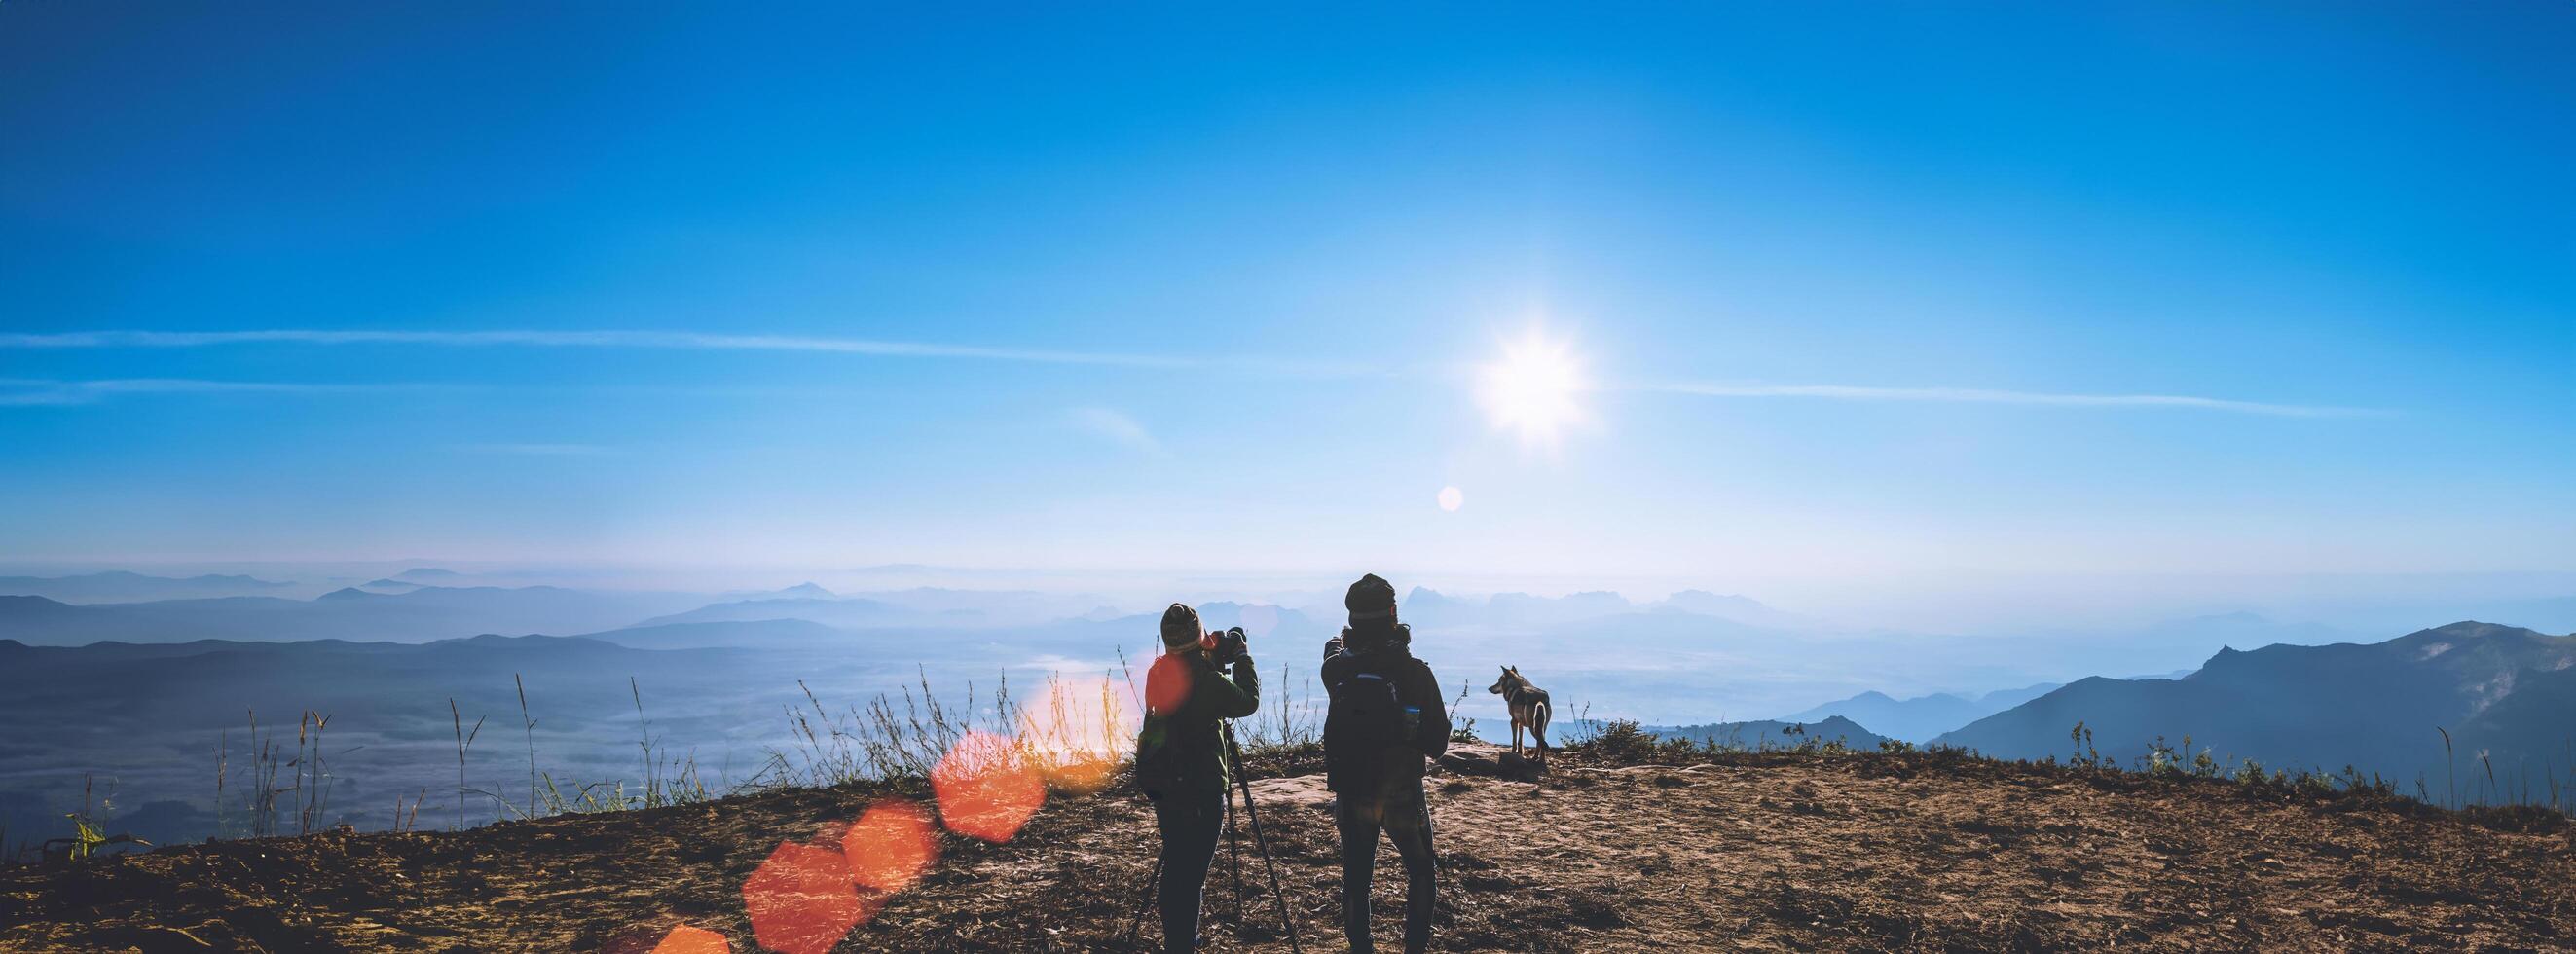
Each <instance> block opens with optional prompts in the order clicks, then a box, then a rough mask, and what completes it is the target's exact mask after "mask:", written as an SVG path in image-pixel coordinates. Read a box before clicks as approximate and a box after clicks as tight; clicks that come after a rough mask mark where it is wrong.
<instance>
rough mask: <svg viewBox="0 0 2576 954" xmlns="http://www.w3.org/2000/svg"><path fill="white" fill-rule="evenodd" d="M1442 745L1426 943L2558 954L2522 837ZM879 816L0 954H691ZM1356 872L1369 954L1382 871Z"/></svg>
mask: <svg viewBox="0 0 2576 954" xmlns="http://www.w3.org/2000/svg"><path fill="white" fill-rule="evenodd" d="M1460 754H1461V755H1462V756H1464V757H1463V758H1460V759H1458V760H1455V762H1454V763H1453V764H1452V765H1451V766H1449V767H1448V768H1446V769H1444V770H1443V771H1441V772H1439V773H1438V774H1436V775H1435V776H1434V777H1433V780H1432V783H1431V786H1432V795H1431V798H1432V806H1433V809H1432V812H1433V818H1434V821H1435V826H1436V828H1437V832H1438V843H1439V854H1440V861H1441V865H1442V878H1443V879H1444V881H1443V892H1444V893H1443V895H1442V898H1441V910H1440V913H1439V917H1438V924H1439V939H1438V942H1437V943H1438V946H1439V947H1440V948H1443V949H1450V950H1515V951H1556V950H1562V951H1577V950H1580V951H1611V950H1646V949H1654V948H1676V947H1678V948H1681V949H1708V948H1711V947H1726V948H1732V949H1744V950H1800V951H1804V950H1819V949H1855V950H1912V949H1920V950H1977V951H1982V950H1999V951H2000V950H2048V949H2067V948H2085V949H2095V948H2114V947H2116V948H2136V949H2147V950H2171V951H2209V950H2257V949H2259V950H2266V951H2273V950H2321V949H2333V950H2389V951H2396V950H2463V951H2490V950H2565V949H2569V948H2571V947H2576V836H2571V833H2570V827H2569V826H2568V824H2567V823H2566V822H2565V820H2564V819H2561V818H2558V817H2557V816H2554V815H2547V814H2545V813H2539V812H2498V813H2485V814H2481V815H2477V816H2469V815H2463V814H2458V813H2450V812H2442V811H2438V810H2434V809H2430V808H2426V807H2424V806H2421V805H2417V804H2414V803H2411V802H2405V801H2398V800H2391V799H2386V798H2356V797H2335V796H2330V795H2319V794H2316V793H2313V792H2311V793H2304V794H2303V793H2301V792H2298V791H2296V790H2289V789H2281V788H2267V787H2248V786H2242V785H2237V784H2234V783H2231V782H2225V781H2194V782H2178V781H2170V780H2155V779H2147V778H2142V777H2139V776H2135V775H2121V774H2116V773H2114V774H2104V773H2095V772H2087V771H2081V770H2075V769H2068V768H2060V767H2042V766H2032V765H2020V764H2007V763H1996V762H1989V761H1981V760H1976V759H1970V758H1965V757H1961V756H1957V755H1882V754H1874V753H1873V754H1866V755H1852V754H1781V753H1769V754H1735V755H1698V756H1692V757H1686V758H1685V757H1658V756H1653V755H1649V756H1647V757H1645V758H1644V759H1639V758H1637V757H1635V756H1634V755H1633V754H1632V755H1631V757H1628V758H1623V759H1615V760H1614V759H1610V758H1607V757H1601V756H1595V757H1592V758H1591V760H1590V761H1589V763H1587V756H1586V754H1585V753H1582V752H1579V751H1575V752H1560V753H1559V760H1558V765H1557V766H1556V767H1555V769H1554V771H1552V772H1551V773H1550V774H1548V775H1546V776H1545V777H1543V778H1540V779H1537V780H1535V781H1531V780H1517V779H1515V778H1512V777H1510V776H1511V775H1512V774H1513V773H1510V772H1503V773H1499V774H1497V773H1495V772H1494V769H1495V768H1497V767H1498V766H1499V765H1501V764H1505V763H1507V762H1508V760H1498V759H1497V758H1496V757H1495V755H1494V753H1492V752H1491V751H1490V750H1489V749H1480V748H1469V749H1467V750H1465V751H1463V752H1462V753H1460ZM1640 761H1643V762H1645V763H1646V764H1634V763H1637V762H1640ZM1618 763H1630V764H1618ZM1314 768H1315V766H1314V761H1313V759H1312V758H1311V757H1304V756H1277V755H1274V756H1270V757H1265V758H1262V759H1260V760H1258V761H1257V762H1256V765H1255V768H1254V772H1253V774H1254V775H1256V776H1268V777H1262V778H1260V779H1259V780H1257V781H1255V782H1254V783H1253V785H1254V790H1255V792H1256V793H1258V795H1259V798H1260V806H1261V817H1262V821H1263V822H1264V825H1265V828H1266V829H1267V831H1268V833H1269V836H1270V840H1271V843H1272V851H1273V854H1274V856H1275V857H1276V859H1277V861H1278V864H1279V867H1280V871H1279V874H1280V877H1281V879H1282V880H1283V881H1284V883H1285V886H1286V892H1285V893H1286V895H1287V901H1288V907H1289V909H1290V914H1291V918H1292V920H1293V921H1294V923H1295V924H1296V926H1297V928H1298V931H1299V933H1300V935H1301V940H1302V944H1303V946H1304V947H1305V948H1307V949H1311V950H1325V951H1331V950H1342V949H1343V947H1344V945H1343V942H1342V940H1341V937H1340V932H1339V930H1338V923H1339V918H1338V915H1337V911H1338V910H1339V904H1338V900H1337V898H1336V895H1335V890H1336V889H1335V886H1336V880H1337V878H1338V874H1339V870H1338V867H1337V863H1336V860H1335V852H1334V832H1333V826H1332V822H1331V816H1330V815H1329V813H1328V812H1327V810H1326V806H1327V804H1328V801H1327V795H1326V793H1324V792H1323V790H1322V786H1321V784H1320V779H1319V778H1317V777H1315V776H1313V775H1311V774H1305V773H1307V772H1311V771H1312V770H1313V769H1314ZM883 794H885V793H884V792H883V791H881V790H862V789H859V788H856V787H850V788H840V789H805V790H787V791H778V792H772V793H766V794H760V795H753V796H746V797H737V798H731V799H726V800H723V801H719V802H714V803H709V804H704V805H693V806H684V807H678V808H668V809H657V810H650V811H634V812H622V813H615V814H606V815H589V816H574V817H560V818H551V819H545V820H540V821H533V822H513V823H504V824H497V825H492V826H489V827H486V828H480V829H475V830H472V831H467V832H462V833H437V834H366V835H358V834H346V833H339V834H326V835H319V836H312V837H305V838H290V839H268V840H259V841H236V842H225V843H218V844H210V845H202V846H184V847H177V848H169V849H164V850H160V851H154V852H150V853H148V854H141V855H133V856H124V857H115V858H107V859H99V860H93V861H89V862H85V863H78V864H72V865H67V866H53V867H37V866H21V867H15V868H8V869H0V949H5V950H27V951H35V950H65V949H70V950H125V949H140V950H146V951H164V950H209V949H213V950H237V949H267V950H273V951H286V950H297V951H304V950H337V949H350V950H375V949H389V950H437V951H444V950H457V951H462V950H500V949H508V950H547V951H564V950H600V949H610V950H635V951H642V950H646V949H650V948H651V947H652V946H653V945H654V944H655V943H657V942H659V941H662V940H664V939H665V938H670V939H672V941H673V946H672V947H666V948H665V949H666V950H668V949H677V944H678V942H679V941H681V940H686V939H689V938H697V939H700V940H702V941H707V942H713V943H709V944H708V945H707V946H705V947H701V948H692V949H699V950H724V949H730V950H733V951H751V950H755V949H756V947H755V944H754V931H753V924H752V922H751V919H750V918H749V917H747V916H746V914H745V895H744V888H745V883H746V880H747V879H752V877H753V873H754V872H755V870H756V869H758V868H760V867H761V865H762V863H763V861H764V859H767V858H770V857H771V856H772V853H773V851H774V850H776V849H777V848H778V846H779V845H780V844H781V843H782V842H808V843H813V844H817V845H824V846H834V847H837V846H838V845H839V844H840V837H841V835H842V833H843V831H844V829H846V828H847V827H848V826H849V824H850V822H851V820H852V819H853V818H855V817H857V816H858V815H859V814H860V812H861V811H862V810H863V809H865V808H866V807H867V806H868V805H870V804H871V803H873V802H875V801H876V800H877V798H878V797H880V796H881V795H883ZM908 794H910V795H912V796H914V797H917V798H921V799H924V800H925V801H927V800H928V799H929V798H930V793H929V792H928V791H927V790H926V788H925V789H923V790H918V791H913V792H910V793H908ZM1154 845H1155V839H1154V835H1153V824H1152V818H1151V815H1150V813H1149V812H1148V811H1147V809H1146V808H1145V807H1144V806H1143V805H1142V803H1140V802H1138V801H1136V800H1134V799H1133V798H1132V797H1131V796H1129V795H1126V794H1124V793H1123V792H1122V790H1121V789H1120V788H1118V787H1114V786H1113V787H1112V788H1110V789H1109V790H1107V791H1103V792H1101V793H1099V794H1094V795H1087V796H1078V797H1076V796H1061V795H1059V796H1055V797H1052V798H1050V799H1049V800H1048V801H1047V802H1046V804H1045V805H1044V807H1043V808H1042V809H1041V810H1039V811H1038V812H1037V813H1036V815H1035V816H1034V817H1032V818H1030V819H1029V820H1028V822H1027V824H1026V825H1025V827H1023V828H1020V829H1019V830H1018V831H1017V833H1016V834H1015V835H1014V836H1013V837H1011V838H1010V839H1009V840H1007V841H1003V842H999V843H991V842H985V841H981V840H976V839H968V838H960V837H958V836H955V835H949V834H942V835H939V836H938V847H939V849H940V852H939V859H938V861H937V862H936V863H935V864H934V865H932V866H931V867H930V869H929V870H928V872H927V873H926V874H925V875H923V876H922V877H921V878H920V880H918V881H917V882H914V883H912V884H911V885H910V886H909V887H907V888H904V889H903V890H901V891H898V892H894V893H892V894H890V895H887V894H878V893H875V892H864V893H863V895H862V900H861V903H858V904H856V905H853V906H850V908H849V911H850V916H852V917H860V918H863V921H862V923H858V924H857V925H855V926H854V927H853V928H851V929H850V930H849V931H848V932H847V934H846V936H843V937H842V938H841V940H840V943H839V945H838V947H837V948H834V949H835V950H842V951H863V950H902V951H922V950H1012V951H1026V950H1143V949H1148V948H1149V947H1150V946H1151V945H1152V944H1153V943H1154V941H1155V939H1156V934H1157V933H1158V932H1157V930H1156V928H1155V926H1154V925H1152V924H1150V923H1149V924H1146V925H1144V926H1143V927H1142V928H1141V929H1140V930H1139V932H1138V934H1137V935H1136V936H1135V937H1134V938H1133V939H1131V938H1130V936H1129V935H1128V934H1127V933H1126V932H1127V929H1128V925H1129V924H1130V923H1131V920H1130V919H1131V915H1132V914H1133V913H1134V912H1135V911H1136V910H1137V907H1138V904H1139V902H1140V901H1141V900H1142V895H1141V892H1142V891H1144V890H1145V883H1146V878H1147V874H1148V872H1149V870H1150V868H1151V866H1152V865H1153V861H1154ZM1244 852H1245V854H1244V860H1245V867H1244V871H1243V883H1244V888H1245V894H1246V896H1245V898H1244V900H1243V901H1242V904H1241V907H1240V908H1238V906H1237V902H1236V900H1235V896H1234V892H1233V889H1232V887H1231V880H1230V878H1229V875H1228V867H1227V862H1226V856H1225V855H1224V853H1223V852H1222V851H1221V852H1220V854H1219V856H1218V868H1217V871H1216V873H1215V875H1214V876H1213V877H1212V878H1211V881H1210V890H1209V895H1208V897H1209V921H1210V926H1209V928H1208V930H1207V932H1206V938H1207V940H1208V941H1209V942H1210V943H1211V944H1212V945H1213V946H1214V949H1217V950H1260V951H1284V950H1288V949H1289V943H1288V940H1287V938H1286V936H1285V935H1284V934H1283V933H1282V932H1281V931H1280V930H1279V929H1278V925H1279V917H1278V915H1277V913H1276V909H1275V908H1274V907H1273V906H1272V904H1273V902H1272V900H1271V895H1270V893H1269V891H1268V888H1267V884H1268V882H1267V879H1266V877H1265V876H1264V875H1263V873H1262V869H1261V866H1260V863H1259V860H1258V859H1257V858H1256V857H1254V856H1253V854H1252V852H1251V845H1250V843H1249V841H1248V840H1247V841H1246V842H1245V844H1244ZM1382 852H1383V856H1382V859H1381V864H1382V865H1383V866H1384V868H1383V870H1384V871H1386V872H1387V873H1388V874H1387V876H1384V877H1381V878H1380V879H1379V881H1378V891H1379V897H1378V904H1377V911H1378V915H1379V936H1380V938H1381V943H1388V944H1391V943H1392V942H1393V940H1394V939H1395V937H1396V934H1397V925H1398V921H1399V919H1400V917H1401V912H1402V908H1403V903H1402V898H1401V886H1402V880H1403V879H1402V878H1401V877H1400V876H1398V875H1396V872H1398V871H1399V870H1400V868H1399V867H1398V866H1397V864H1396V861H1395V858H1394V855H1393V852H1392V851H1391V850H1387V849H1382ZM823 856H826V857H837V855H831V854H830V853H828V852H826V853H823ZM844 900H846V899H844ZM1147 920H1148V921H1150V920H1151V919H1150V918H1148V919H1147ZM679 925H690V926H694V927H695V928H699V929H704V930H705V931H710V932H715V933H716V934H719V935H721V936H722V938H721V941H718V939H717V938H714V937H711V936H708V935H705V934H697V933H694V932H686V931H683V932H680V933H678V934H676V935H675V934H674V933H673V929H674V928H675V927H676V926H679ZM727 943H729V945H730V946H729V948H728V947H726V946H724V945H725V944H727Z"/></svg>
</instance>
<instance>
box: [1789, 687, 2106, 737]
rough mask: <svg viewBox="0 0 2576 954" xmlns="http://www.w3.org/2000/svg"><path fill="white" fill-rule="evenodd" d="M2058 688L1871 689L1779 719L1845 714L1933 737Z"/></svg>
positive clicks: (1896, 733)
mask: <svg viewBox="0 0 2576 954" xmlns="http://www.w3.org/2000/svg"><path fill="white" fill-rule="evenodd" d="M2057 687H2058V684H2057V683H2053V682H2044V683H2040V684H2038V685H2035V686H2024V687H2022V688H2019V689H1998V690H1995V691H1993V692H1988V693H1983V694H1980V695H1975V696H1967V695H1960V694H1957V693H1948V692H1943V693H1935V694H1932V695H1928V696H1916V697H1914V698H1911V699H1896V698H1892V697H1890V696H1888V695H1887V694H1886V693H1883V692H1877V691H1870V692H1864V693H1861V694H1860V695H1857V696H1853V697H1851V698H1849V699H1841V700H1836V701H1834V702H1828V703H1825V704H1824V705H1820V706H1816V707H1815V708H1812V709H1807V710H1805V711H1803V712H1796V713H1792V714H1789V715H1785V716H1781V717H1780V721H1783V722H1796V723H1805V722H1822V721H1825V720H1827V719H1833V718H1844V719H1850V720H1852V721H1853V722H1857V723H1860V724H1861V725H1865V726H1870V727H1871V728H1873V729H1875V730H1876V731H1878V732H1880V733H1883V734H1885V735H1887V736H1890V737H1892V738H1898V739H1903V740H1905V741H1908V742H1929V741H1931V740H1932V739H1933V738H1934V737H1935V736H1938V735H1940V734H1941V733H1944V732H1948V731H1950V730H1952V729H1956V728H1959V727H1960V726H1964V725H1967V724H1968V723H1971V722H1975V721H1977V720H1978V719H1982V718H1985V717H1987V716H1990V715H1994V714H1995V713H1998V712H2002V711H2004V710H2006V709H2010V708H2012V707H2014V706H2018V705H2021V704H2022V703H2025V702H2029V701H2030V700H2032V699H2037V698H2039V697H2040V696H2042V695H2046V694H2047V693H2048V692H2049V691H2050V690H2053V689H2056V688H2057Z"/></svg>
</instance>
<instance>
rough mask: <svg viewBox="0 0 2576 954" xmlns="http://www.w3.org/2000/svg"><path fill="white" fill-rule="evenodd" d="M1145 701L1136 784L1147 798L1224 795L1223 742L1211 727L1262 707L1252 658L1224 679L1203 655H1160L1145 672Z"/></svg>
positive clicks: (1238, 662)
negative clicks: (1167, 793)
mask: <svg viewBox="0 0 2576 954" xmlns="http://www.w3.org/2000/svg"><path fill="white" fill-rule="evenodd" d="M1145 699H1146V711H1145V724H1144V726H1143V728H1142V730H1141V731H1140V732H1139V733H1138V735H1137V740H1136V783H1137V786H1138V787H1139V788H1142V789H1144V790H1145V794H1146V796H1147V797H1151V798H1161V797H1162V796H1163V794H1164V793H1165V792H1175V793H1205V792H1220V791H1224V790H1225V786H1226V777H1225V755H1224V751H1225V741H1224V739H1223V737H1221V736H1219V735H1218V734H1217V725H1216V724H1217V720H1219V719H1240V718H1243V717H1244V716H1248V715H1251V714H1252V712H1253V710H1254V709H1258V708H1260V707H1261V675H1260V670H1259V669H1258V668H1257V667H1255V666H1254V665H1253V664H1252V657H1251V656H1249V655H1246V656H1243V657H1242V658H1239V659H1237V660H1235V662H1234V672H1233V675H1232V677H1231V678H1229V677H1228V676H1227V675H1226V674H1225V673H1224V672H1221V671H1219V670H1218V668H1217V665H1216V663H1215V662H1214V661H1211V660H1209V659H1208V657H1207V654H1205V653H1201V652H1196V651H1184V652H1177V653H1165V654H1164V655H1162V656H1160V657H1157V658H1156V659H1155V660H1154V665H1153V666H1152V667H1151V668H1149V669H1147V670H1146V671H1145ZM1166 709H1168V711H1165V710H1166Z"/></svg>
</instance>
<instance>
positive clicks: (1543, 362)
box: [1476, 332, 1584, 444]
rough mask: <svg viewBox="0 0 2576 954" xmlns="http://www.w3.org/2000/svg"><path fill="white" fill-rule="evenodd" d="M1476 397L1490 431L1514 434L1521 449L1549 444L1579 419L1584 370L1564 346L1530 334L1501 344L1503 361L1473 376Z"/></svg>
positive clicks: (1488, 366)
mask: <svg viewBox="0 0 2576 954" xmlns="http://www.w3.org/2000/svg"><path fill="white" fill-rule="evenodd" d="M1476 383H1477V397H1478V398H1479V400H1480V401H1481V402H1482V403H1483V404H1484V406H1485V413H1486V414H1488V415H1491V416H1492V418H1493V421H1494V426H1495V427H1497V428H1505V429H1510V430H1517V431H1519V432H1520V435H1521V440H1522V441H1523V442H1524V443H1532V444H1545V443H1553V442H1554V441H1555V440H1556V439H1557V436H1558V434H1559V433H1560V432H1561V431H1562V430H1563V429H1564V428H1565V426H1566V425H1567V424H1571V423H1573V422H1575V421H1576V420H1578V419H1580V418H1581V417H1582V416H1583V412H1582V408H1581V407H1579V406H1577V404H1576V403H1575V397H1576V395H1578V394H1580V393H1582V391H1583V389H1584V382H1583V373H1582V368H1581V366H1580V365H1579V364H1577V362H1576V361H1575V360H1574V357H1573V355H1572V354H1570V353H1568V351H1567V348H1566V345H1565V343H1564V342H1562V341H1550V340H1548V339H1547V338H1545V337H1542V336H1541V335H1539V334H1538V333H1537V332H1531V333H1530V334H1528V335H1527V336H1525V337H1523V338H1521V339H1520V340H1518V341H1510V342H1505V343H1504V344H1503V354H1502V359H1501V360H1499V361H1496V362H1494V363H1492V364H1488V365H1486V366H1484V367H1483V368H1480V369H1478V371H1477V382H1476Z"/></svg>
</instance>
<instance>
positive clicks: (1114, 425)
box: [1066, 407, 1167, 457]
mask: <svg viewBox="0 0 2576 954" xmlns="http://www.w3.org/2000/svg"><path fill="white" fill-rule="evenodd" d="M1066 413H1067V415H1068V416H1069V417H1071V418H1072V420H1073V426H1074V427H1075V428H1077V429H1080V430H1082V431H1085V432H1087V433H1090V434H1093V435H1096V436H1099V437H1105V438H1108V439H1109V440H1110V441H1112V442H1115V443H1118V444H1123V445H1125V446H1127V447H1129V448H1131V449H1134V450H1136V451H1137V452H1139V453H1143V454H1145V455H1147V456H1149V457H1162V456H1165V455H1166V453H1167V452H1166V451H1164V449H1163V442H1162V441H1158V440H1155V439H1154V435H1153V433H1152V432H1150V431H1147V430H1145V425H1143V424H1140V423H1137V421H1136V419H1135V418H1132V417H1129V416H1127V415H1125V414H1122V413H1119V412H1117V411H1113V410H1110V409H1109V408H1105V407H1077V408H1072V409H1070V410H1069V411H1067V412H1066Z"/></svg>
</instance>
